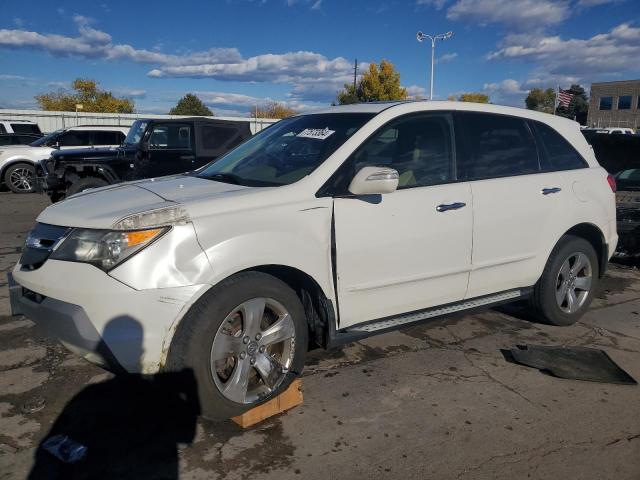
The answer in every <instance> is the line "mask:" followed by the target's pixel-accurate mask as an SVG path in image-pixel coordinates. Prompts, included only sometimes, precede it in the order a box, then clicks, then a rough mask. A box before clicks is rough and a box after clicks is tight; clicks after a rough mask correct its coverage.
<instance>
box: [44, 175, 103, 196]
mask: <svg viewBox="0 0 640 480" xmlns="http://www.w3.org/2000/svg"><path fill="white" fill-rule="evenodd" d="M107 185H109V183H108V182H107V181H105V180H103V179H102V178H97V177H85V178H80V179H78V180H76V181H75V182H73V183H72V184H71V185H69V188H68V189H67V195H66V196H68V197H70V196H71V195H75V194H76V193H80V192H84V191H85V190H89V189H91V188H100V187H106V186H107ZM52 201H53V199H52Z"/></svg>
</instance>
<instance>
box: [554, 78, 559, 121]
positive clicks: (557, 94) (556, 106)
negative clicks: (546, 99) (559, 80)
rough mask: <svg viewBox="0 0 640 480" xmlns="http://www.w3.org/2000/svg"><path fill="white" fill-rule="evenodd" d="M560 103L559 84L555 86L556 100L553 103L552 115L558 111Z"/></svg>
mask: <svg viewBox="0 0 640 480" xmlns="http://www.w3.org/2000/svg"><path fill="white" fill-rule="evenodd" d="M559 101H560V84H558V85H557V86H556V99H555V102H553V114H554V115H555V114H556V111H557V110H558V102H559Z"/></svg>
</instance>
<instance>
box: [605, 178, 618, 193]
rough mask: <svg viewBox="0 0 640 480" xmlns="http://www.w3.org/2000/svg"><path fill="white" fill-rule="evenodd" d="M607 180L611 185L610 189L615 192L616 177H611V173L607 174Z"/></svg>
mask: <svg viewBox="0 0 640 480" xmlns="http://www.w3.org/2000/svg"><path fill="white" fill-rule="evenodd" d="M607 182H609V186H610V187H611V191H612V192H613V193H616V190H617V189H618V187H617V186H616V179H615V178H613V175H611V174H609V175H607Z"/></svg>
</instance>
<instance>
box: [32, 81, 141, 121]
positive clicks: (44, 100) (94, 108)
mask: <svg viewBox="0 0 640 480" xmlns="http://www.w3.org/2000/svg"><path fill="white" fill-rule="evenodd" d="M71 86H72V89H73V91H72V92H68V91H65V90H58V91H57V92H50V93H43V94H42V95H37V96H36V97H35V98H36V101H37V102H38V104H39V105H40V108H42V109H43V110H54V111H62V112H75V111H76V105H78V104H80V105H82V111H83V112H98V113H133V110H134V103H133V101H132V100H131V99H129V98H118V97H115V96H114V95H113V94H112V93H111V92H108V91H106V90H100V89H99V88H98V82H96V81H95V80H90V79H83V78H77V79H76V80H74V81H73V83H72V85H71Z"/></svg>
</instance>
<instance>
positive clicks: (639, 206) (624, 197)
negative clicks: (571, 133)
mask: <svg viewBox="0 0 640 480" xmlns="http://www.w3.org/2000/svg"><path fill="white" fill-rule="evenodd" d="M592 146H593V150H594V152H595V155H596V158H597V159H598V163H600V165H602V166H603V167H604V168H605V169H606V170H607V171H608V172H609V173H611V174H612V175H613V176H614V177H615V179H616V182H617V189H618V191H617V193H616V206H617V229H618V235H619V236H620V239H619V241H618V248H617V251H616V254H617V255H619V256H633V257H638V256H640V137H638V136H636V135H598V136H597V137H596V138H594V140H593V143H592Z"/></svg>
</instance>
